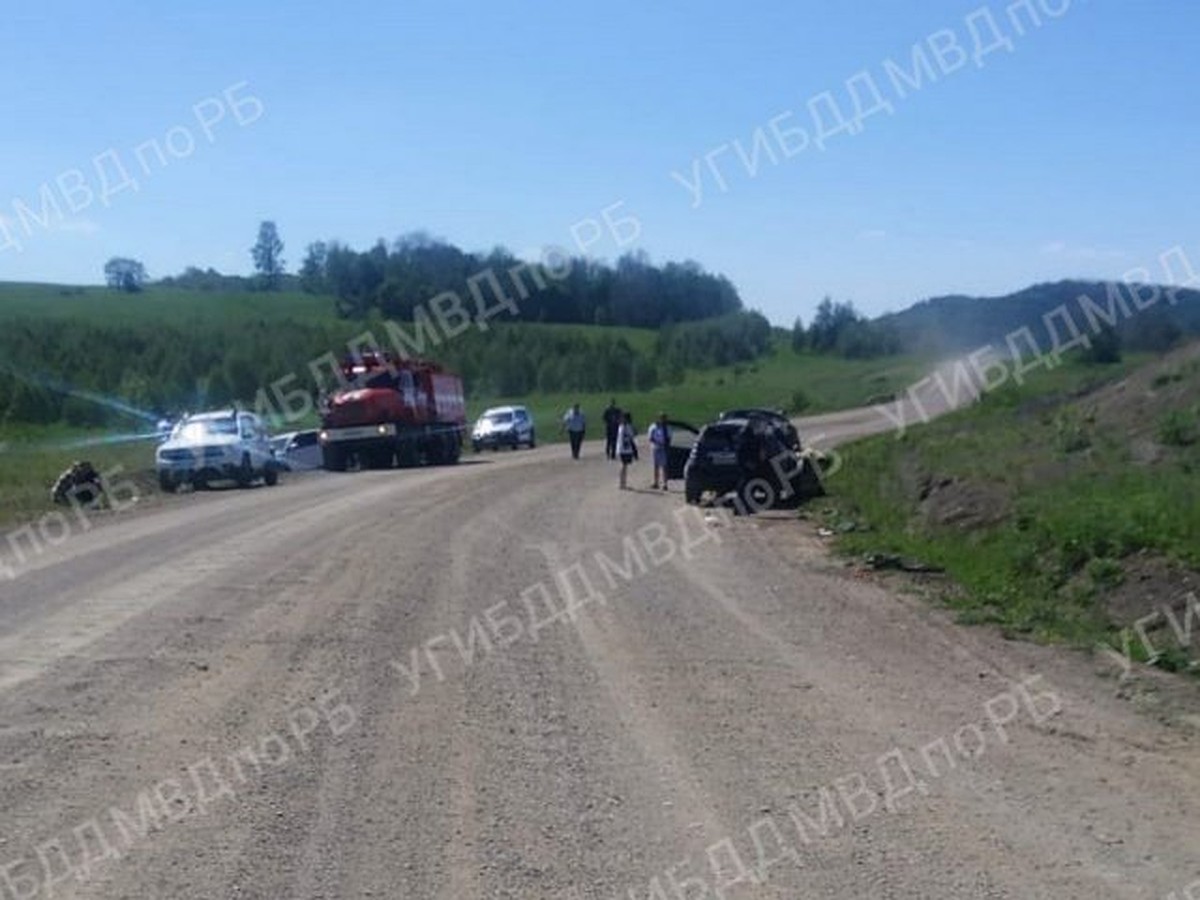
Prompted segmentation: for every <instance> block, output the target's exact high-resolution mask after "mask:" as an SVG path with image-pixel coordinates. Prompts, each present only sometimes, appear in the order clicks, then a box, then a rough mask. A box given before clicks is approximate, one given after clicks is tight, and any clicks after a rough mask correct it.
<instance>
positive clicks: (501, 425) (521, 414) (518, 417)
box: [471, 406, 537, 453]
mask: <svg viewBox="0 0 1200 900" xmlns="http://www.w3.org/2000/svg"><path fill="white" fill-rule="evenodd" d="M521 444H526V445H528V446H529V447H530V448H531V449H532V448H533V447H536V446H537V434H536V433H535V432H534V428H533V416H531V415H530V414H529V410H527V409H526V408H525V407H524V406H493V407H492V408H491V409H487V410H484V412H483V415H482V416H480V417H479V418H478V419H477V420H476V422H475V427H474V428H473V429H471V446H472V447H473V448H474V449H475V452H476V453H478V452H479V451H480V450H482V449H483V448H484V447H491V448H492V449H493V450H499V449H500V448H501V447H512V448H513V449H514V450H516V449H517V448H518V447H519V446H521Z"/></svg>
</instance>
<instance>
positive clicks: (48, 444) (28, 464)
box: [0, 426, 154, 549]
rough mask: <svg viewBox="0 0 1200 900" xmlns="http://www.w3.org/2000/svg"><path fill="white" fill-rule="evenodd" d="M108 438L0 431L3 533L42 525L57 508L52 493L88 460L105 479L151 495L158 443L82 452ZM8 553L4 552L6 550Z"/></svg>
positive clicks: (61, 431) (78, 432)
mask: <svg viewBox="0 0 1200 900" xmlns="http://www.w3.org/2000/svg"><path fill="white" fill-rule="evenodd" d="M104 437H105V435H103V434H98V433H97V432H95V431H90V430H83V429H74V428H66V427H59V426H50V427H40V426H17V427H15V428H14V427H12V426H7V427H5V428H2V429H0V527H4V526H11V525H14V524H18V523H21V522H27V521H31V520H34V519H36V518H37V517H38V516H40V515H41V514H43V513H45V512H46V511H47V510H50V509H52V508H53V504H52V503H51V502H50V488H51V486H53V484H54V482H55V480H56V479H57V478H58V476H59V474H60V473H61V472H62V471H63V470H64V469H66V468H67V467H68V466H69V465H70V464H71V463H72V462H73V461H74V460H77V459H87V460H89V461H91V463H92V464H93V465H94V466H95V467H96V468H97V470H99V471H100V472H101V473H105V474H110V475H115V476H116V477H117V478H118V479H122V480H124V479H133V480H135V481H136V482H137V484H138V487H139V490H148V489H150V488H149V485H150V482H151V479H149V478H148V473H150V472H152V470H153V468H154V449H153V448H154V443H153V442H152V441H146V440H141V441H118V440H115V438H117V437H119V436H116V435H107V437H109V438H111V439H113V441H112V442H111V443H107V444H106V443H95V444H90V445H89V446H87V447H80V446H79V444H80V442H82V441H89V442H90V441H96V440H98V439H103V438H104ZM0 549H3V547H0Z"/></svg>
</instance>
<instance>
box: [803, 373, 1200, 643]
mask: <svg viewBox="0 0 1200 900" xmlns="http://www.w3.org/2000/svg"><path fill="white" fill-rule="evenodd" d="M1145 363H1146V360H1145V358H1139V359H1129V360H1126V361H1125V362H1123V363H1121V364H1119V365H1115V366H1103V367H1096V366H1086V365H1082V364H1079V363H1068V364H1065V365H1063V366H1061V367H1059V368H1058V369H1056V370H1054V371H1052V372H1043V373H1040V374H1039V375H1038V376H1036V377H1033V378H1031V379H1030V380H1029V381H1028V382H1027V383H1026V384H1025V385H1024V386H1017V385H1015V384H1012V383H1010V384H1008V385H1006V386H1004V387H1002V388H1001V389H999V390H996V391H993V392H992V393H990V394H986V395H985V396H984V397H983V398H982V400H981V401H980V402H979V403H978V404H976V405H974V406H973V407H971V408H968V409H966V410H963V411H961V412H959V413H956V414H952V415H949V416H946V417H944V418H942V419H939V420H936V421H934V422H932V423H929V424H926V425H921V426H918V427H914V428H910V429H909V430H907V431H906V432H904V433H903V434H896V433H892V434H887V435H882V436H879V437H876V438H872V439H868V440H865V441H861V442H857V443H854V444H852V445H850V446H848V447H846V448H844V449H843V451H842V462H843V466H842V468H841V470H840V471H839V472H838V473H837V475H836V476H835V477H834V478H831V479H830V480H829V483H828V485H827V486H828V487H829V489H830V494H831V496H830V501H831V502H830V504H829V505H828V506H829V508H828V509H826V510H825V513H826V515H827V516H828V517H829V519H830V522H831V524H834V525H835V527H837V528H838V530H840V531H846V532H848V533H844V534H842V535H841V536H840V537H839V538H838V546H839V548H840V549H841V550H842V551H844V552H846V553H850V554H862V555H865V554H889V555H898V556H901V557H908V558H910V559H914V560H919V561H921V562H923V563H926V564H930V565H934V566H938V567H942V568H944V569H945V571H946V573H947V574H948V575H949V577H950V580H951V582H952V584H953V588H952V589H951V590H950V591H949V593H948V594H947V595H946V597H945V600H946V602H948V604H949V605H950V606H951V607H952V608H954V609H956V610H958V612H959V613H960V616H961V619H962V620H963V621H965V622H971V623H994V624H996V625H999V626H1001V627H1002V628H1003V629H1005V630H1006V631H1007V632H1009V633H1012V634H1020V635H1026V636H1029V637H1031V638H1033V639H1036V640H1040V641H1047V642H1058V641H1061V642H1067V643H1070V644H1075V645H1080V646H1094V645H1095V644H1096V643H1097V642H1098V641H1104V640H1107V641H1109V642H1110V643H1113V644H1114V645H1117V644H1118V641H1117V635H1116V629H1117V628H1119V627H1121V626H1125V625H1128V624H1129V623H1128V622H1119V623H1118V622H1114V621H1113V619H1112V617H1111V615H1110V609H1109V607H1108V605H1107V600H1108V598H1109V596H1110V593H1111V590H1112V589H1113V588H1115V587H1117V586H1118V585H1120V584H1121V583H1122V581H1123V579H1124V578H1125V575H1126V574H1127V573H1128V572H1132V571H1134V570H1136V569H1137V568H1138V567H1139V566H1142V565H1144V562H1145V560H1146V559H1147V558H1152V559H1162V560H1165V561H1166V562H1167V563H1169V564H1171V565H1178V566H1181V567H1186V568H1190V569H1192V570H1200V540H1198V537H1200V478H1198V477H1197V476H1198V474H1200V443H1198V442H1196V441H1194V440H1193V441H1181V442H1180V443H1179V444H1178V445H1177V446H1168V445H1166V444H1163V443H1161V435H1159V436H1157V437H1156V436H1155V434H1154V432H1153V430H1150V431H1149V432H1148V429H1153V426H1152V424H1150V423H1153V422H1154V421H1159V422H1161V421H1163V420H1164V419H1170V418H1171V417H1172V416H1174V417H1178V418H1182V419H1185V420H1187V422H1189V423H1193V424H1195V423H1200V407H1197V406H1195V405H1192V404H1194V398H1195V397H1197V396H1200V366H1192V367H1191V368H1190V369H1185V373H1186V374H1185V375H1180V376H1179V378H1176V379H1175V380H1174V382H1172V393H1171V394H1170V395H1165V394H1162V392H1161V391H1160V392H1159V393H1157V394H1156V393H1155V390H1154V388H1150V387H1147V388H1146V390H1145V395H1144V396H1143V393H1142V391H1143V387H1142V385H1147V386H1148V385H1150V384H1158V385H1160V386H1161V385H1162V381H1161V378H1162V376H1161V375H1153V376H1152V377H1151V376H1149V375H1148V373H1146V372H1145V370H1142V371H1141V372H1140V374H1139V376H1138V377H1139V379H1140V381H1139V382H1138V383H1136V384H1135V383H1132V382H1133V381H1134V379H1132V378H1131V379H1130V382H1131V384H1130V386H1129V390H1128V391H1124V390H1120V389H1110V390H1107V391H1106V390H1102V388H1104V386H1105V385H1106V384H1112V383H1113V382H1117V381H1120V380H1122V379H1125V378H1127V377H1128V376H1130V374H1131V373H1133V372H1135V370H1138V369H1139V366H1142V365H1144V364H1145ZM1154 365H1158V363H1155V364H1154ZM1181 380H1182V381H1183V383H1177V382H1179V381H1181ZM1189 397H1190V398H1192V399H1191V400H1189V399H1188V398H1189ZM1156 404H1157V406H1156ZM1176 407H1177V408H1176ZM1137 416H1140V417H1141V419H1145V422H1141V421H1134V420H1133V419H1134V417H1137ZM1160 430H1161V429H1160ZM1155 440H1157V441H1159V442H1158V443H1157V444H1156V443H1154V441H1155ZM1147 441H1150V442H1151V444H1150V446H1154V447H1156V448H1157V449H1156V450H1155V453H1156V454H1157V456H1155V458H1154V459H1153V460H1152V461H1147V460H1144V459H1139V458H1138V454H1137V452H1135V447H1136V446H1138V445H1139V444H1138V442H1141V445H1142V446H1145V445H1146V442H1147ZM939 491H942V492H945V493H944V494H943V496H945V497H947V498H949V501H948V502H947V503H946V504H944V505H943V506H942V507H941V509H942V511H943V513H950V512H952V513H953V514H952V515H951V514H946V515H941V516H939V515H938V514H937V510H938V502H937V501H938V492H939ZM955 503H958V504H960V507H959V508H956V507H955V506H954V504H955ZM964 514H965V515H966V516H967V517H968V519H967V520H966V521H964V520H963V518H962V516H963V515H964ZM972 516H974V517H976V518H977V519H979V520H978V521H970V517H972ZM1168 599H1169V598H1167V597H1161V598H1159V600H1160V602H1166V601H1167V600H1168Z"/></svg>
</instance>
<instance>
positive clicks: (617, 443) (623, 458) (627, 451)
mask: <svg viewBox="0 0 1200 900" xmlns="http://www.w3.org/2000/svg"><path fill="white" fill-rule="evenodd" d="M603 419H604V455H605V456H606V457H607V458H608V459H610V460H620V462H621V474H620V481H619V483H620V486H621V490H627V489H628V487H629V484H628V476H629V466H630V465H631V464H632V463H633V462H634V461H635V460H636V459H637V458H638V445H637V429H636V428H634V425H633V416H632V414H631V413H630V412H629V411H628V410H622V409H621V408H620V407H618V406H617V401H616V400H615V399H614V400H612V401H611V402H610V403H609V404H608V406H607V407H606V408H605V410H604V415H603ZM562 424H563V429H564V430H566V432H567V436H568V437H569V438H570V441H571V457H572V458H573V459H579V451H580V448H581V447H582V446H583V437H584V433H585V432H586V430H587V418H586V416H584V414H583V411H582V410H581V409H580V408H579V404H578V403H576V404H574V405H573V406H572V407H571V408H570V409H569V410H567V413H566V415H565V416H563V421H562ZM647 439H648V440H649V441H650V448H651V451H652V454H653V457H654V484H653V485H651V488H652V489H653V490H656V491H657V490H660V489H661V490H664V491H665V490H666V489H667V456H668V453H667V451H668V448H669V447H670V446H671V429H670V428H669V427H668V426H667V414H666V413H660V414H659V416H658V420H657V421H656V422H655V423H654V424H653V425H651V426H650V430H649V432H647Z"/></svg>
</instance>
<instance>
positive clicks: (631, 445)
mask: <svg viewBox="0 0 1200 900" xmlns="http://www.w3.org/2000/svg"><path fill="white" fill-rule="evenodd" d="M636 437H637V432H636V431H634V430H633V417H632V416H630V415H629V413H624V414H623V415H622V416H621V424H620V425H618V426H617V454H618V456H620V459H621V490H623V491H624V490H626V489H627V488H628V487H629V485H628V481H627V475H628V473H629V465H630V463H632V462H633V461H634V460H635V459H637V441H636V440H635V438H636Z"/></svg>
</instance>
